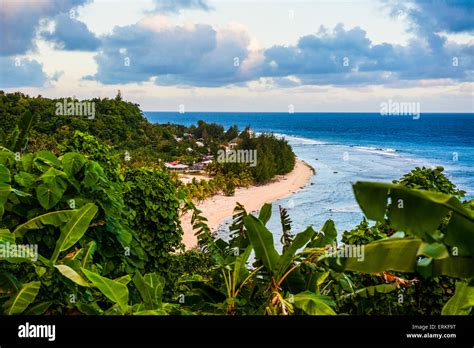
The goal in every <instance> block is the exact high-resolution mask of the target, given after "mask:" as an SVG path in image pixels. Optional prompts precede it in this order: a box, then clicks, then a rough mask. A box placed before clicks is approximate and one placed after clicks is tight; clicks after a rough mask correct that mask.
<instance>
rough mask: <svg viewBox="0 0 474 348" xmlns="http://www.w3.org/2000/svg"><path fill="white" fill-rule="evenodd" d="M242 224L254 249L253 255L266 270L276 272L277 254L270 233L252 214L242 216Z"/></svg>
mask: <svg viewBox="0 0 474 348" xmlns="http://www.w3.org/2000/svg"><path fill="white" fill-rule="evenodd" d="M244 225H245V228H246V229H247V235H248V237H249V240H250V243H251V244H252V246H253V249H254V250H255V257H256V258H257V259H259V260H261V261H262V262H263V264H264V265H265V267H266V269H267V271H268V272H270V273H272V274H276V273H277V271H278V269H277V262H278V259H279V255H278V253H277V251H276V250H275V246H274V245H273V235H272V233H271V232H270V231H269V230H268V229H267V228H266V227H265V225H264V224H263V223H262V221H260V220H259V219H257V218H256V217H255V216H253V215H247V216H246V217H244Z"/></svg>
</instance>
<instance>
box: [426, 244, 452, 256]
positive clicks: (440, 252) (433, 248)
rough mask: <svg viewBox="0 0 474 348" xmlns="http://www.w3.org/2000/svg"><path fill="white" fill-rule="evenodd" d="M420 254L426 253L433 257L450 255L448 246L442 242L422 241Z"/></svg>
mask: <svg viewBox="0 0 474 348" xmlns="http://www.w3.org/2000/svg"><path fill="white" fill-rule="evenodd" d="M418 255H424V256H427V257H431V258H433V259H444V258H447V257H449V252H448V249H447V248H446V246H445V245H444V244H442V243H422V244H421V245H420V249H419V250H418Z"/></svg>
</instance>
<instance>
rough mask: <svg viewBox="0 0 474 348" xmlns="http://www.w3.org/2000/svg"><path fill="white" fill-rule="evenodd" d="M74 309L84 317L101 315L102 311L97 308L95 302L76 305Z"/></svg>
mask: <svg viewBox="0 0 474 348" xmlns="http://www.w3.org/2000/svg"><path fill="white" fill-rule="evenodd" d="M76 308H77V309H79V311H80V312H81V313H84V314H86V315H102V314H103V313H104V311H103V310H102V309H101V308H100V307H99V305H98V304H97V303H95V302H91V303H82V302H81V303H79V304H77V305H76Z"/></svg>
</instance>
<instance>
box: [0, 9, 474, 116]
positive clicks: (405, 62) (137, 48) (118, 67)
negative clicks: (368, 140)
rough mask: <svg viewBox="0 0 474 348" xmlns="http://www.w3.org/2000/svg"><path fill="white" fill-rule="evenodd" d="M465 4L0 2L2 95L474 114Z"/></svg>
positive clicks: (469, 14)
mask: <svg viewBox="0 0 474 348" xmlns="http://www.w3.org/2000/svg"><path fill="white" fill-rule="evenodd" d="M473 33H474V1H472V0H467V1H462V0H449V1H448V0H434V1H427V0H407V1H398V0H392V1H387V0H352V1H348V0H331V1H329V0H328V1H309V0H305V1H285V0H260V1H248V0H241V1H235V0H234V1H231V0H220V1H219V0H214V1H213V0H209V1H208V0H174V1H173V0H133V1H132V0H0V89H1V90H5V91H8V92H14V91H21V92H23V93H27V94H30V95H38V94H41V95H42V96H45V97H54V98H62V97H67V96H75V97H77V98H79V99H83V98H93V97H96V96H99V97H114V96H115V95H116V93H117V90H120V91H121V94H122V96H123V98H124V99H126V100H130V101H133V102H135V103H138V104H140V106H141V108H142V109H143V110H146V111H178V110H179V109H180V108H181V109H183V108H184V110H185V111H237V112H252V111H255V112H288V111H289V110H294V111H295V112H328V111H333V112H337V111H341V112H342V111H348V112H349V111H353V112H364V111H370V112H378V111H379V110H380V105H381V103H383V102H386V101H388V100H391V101H394V102H417V103H419V104H420V109H421V112H474V98H473V97H474V96H473V87H474V81H473V78H474V37H473Z"/></svg>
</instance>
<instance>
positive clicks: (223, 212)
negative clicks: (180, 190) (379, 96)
mask: <svg viewBox="0 0 474 348" xmlns="http://www.w3.org/2000/svg"><path fill="white" fill-rule="evenodd" d="M314 174H315V170H314V168H313V167H311V166H310V165H309V164H307V163H306V162H304V161H303V160H300V159H298V158H297V159H296V163H295V167H294V169H293V170H292V171H291V172H290V173H288V174H286V175H279V176H277V177H275V179H274V180H273V181H271V182H270V183H268V184H265V185H260V186H254V185H252V186H249V187H240V188H237V189H236V190H235V194H234V196H230V197H228V196H224V195H222V194H219V195H215V196H213V197H210V198H209V199H207V200H205V201H203V202H201V203H199V204H196V207H197V208H198V209H199V210H201V211H202V215H203V216H204V217H206V218H207V219H208V226H209V228H210V229H211V231H213V232H214V231H215V230H216V229H217V228H218V227H219V225H220V224H221V223H222V222H223V221H224V220H225V219H226V218H228V217H231V216H232V215H233V212H234V207H235V204H236V203H237V202H239V203H241V204H242V205H243V206H244V207H245V209H246V210H247V212H253V211H256V210H258V209H260V208H261V207H262V205H263V204H265V203H270V202H272V201H275V200H277V199H280V198H283V197H286V196H289V195H291V194H293V193H295V192H296V191H298V190H300V189H302V188H303V187H305V186H306V185H307V184H308V182H309V180H310V179H311V177H312V176H313V175H314ZM181 226H182V228H183V231H184V234H183V244H184V245H185V248H186V250H189V249H192V248H193V247H195V246H196V245H197V238H196V236H195V235H194V231H193V229H192V226H191V213H190V212H188V213H186V214H184V215H183V216H182V217H181Z"/></svg>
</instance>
